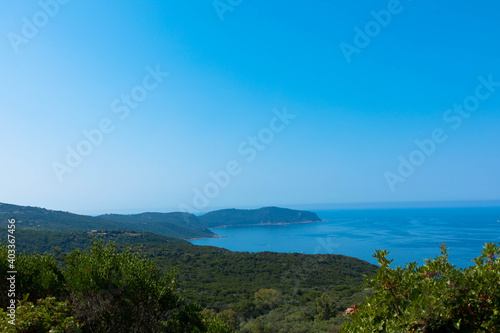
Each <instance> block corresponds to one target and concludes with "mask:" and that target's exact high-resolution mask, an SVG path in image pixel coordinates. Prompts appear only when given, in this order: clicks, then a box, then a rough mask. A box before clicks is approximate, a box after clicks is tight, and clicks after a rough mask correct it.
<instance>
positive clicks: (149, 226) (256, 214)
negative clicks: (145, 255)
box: [0, 203, 320, 239]
mask: <svg viewBox="0 0 500 333" xmlns="http://www.w3.org/2000/svg"><path fill="white" fill-rule="evenodd" d="M14 216H15V217H16V220H17V228H18V229H26V228H30V229H36V230H52V231H91V230H97V231H101V230H103V229H108V230H110V229H114V230H118V229H120V230H133V231H140V232H152V233H155V234H159V235H163V236H168V237H173V238H179V239H193V238H206V237H215V236H216V234H214V233H213V232H211V231H210V230H208V228H213V227H219V226H225V225H245V224H262V223H264V224H269V223H294V222H306V221H307V222H310V221H320V218H319V217H318V216H317V215H316V214H314V213H311V212H305V211H297V210H291V209H284V208H277V207H267V208H261V209H253V210H243V209H224V210H219V211H214V212H210V213H207V214H205V215H202V216H195V215H193V214H189V213H181V212H174V213H142V214H134V215H118V214H106V215H101V216H98V217H92V216H85V215H77V214H72V213H69V212H61V211H53V210H48V209H44V208H38V207H25V206H16V205H9V204H2V203H0V228H3V227H6V226H7V222H6V221H7V220H8V219H9V218H12V217H14Z"/></svg>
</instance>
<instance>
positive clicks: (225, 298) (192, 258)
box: [0, 230, 375, 332]
mask: <svg viewBox="0 0 500 333" xmlns="http://www.w3.org/2000/svg"><path fill="white" fill-rule="evenodd" d="M95 234H96V233H86V232H48V231H35V230H17V231H16V235H17V239H18V240H19V241H18V243H17V244H18V246H19V247H22V248H23V249H26V250H29V251H30V252H31V251H33V250H35V249H38V251H48V250H49V249H51V256H50V258H52V259H50V260H49V262H50V263H51V264H50V267H52V268H51V271H52V272H56V273H54V274H56V275H57V279H49V280H48V281H59V282H58V283H57V284H60V283H62V281H66V280H69V281H70V282H71V283H70V285H68V283H67V282H65V283H66V285H67V286H68V287H67V288H66V289H64V288H63V289H62V290H58V291H57V293H56V292H55V291H56V290H57V288H55V285H54V286H52V287H50V288H51V290H52V292H51V293H47V292H45V291H46V288H45V289H44V288H42V287H41V286H40V285H38V286H37V288H36V289H37V290H39V292H38V293H37V294H33V295H32V294H31V292H32V291H31V290H27V291H26V292H30V295H31V296H30V298H29V299H27V300H26V301H25V303H22V304H28V303H26V302H31V304H33V306H35V307H37V309H39V310H36V311H42V312H50V311H52V312H50V313H54V314H55V315H56V316H63V314H68V313H70V314H72V316H73V318H74V320H72V319H71V318H70V319H68V322H76V323H78V320H81V321H82V322H83V323H85V321H86V320H87V325H86V326H87V328H85V325H84V326H83V328H82V329H84V330H85V329H89V327H93V326H92V325H94V324H90V323H91V321H88V319H85V320H84V318H86V317H82V314H80V313H81V312H85V311H83V308H82V306H80V305H77V306H74V305H72V304H73V303H75V304H79V303H78V302H77V301H76V302H75V299H78V297H76V296H74V295H73V296H71V298H69V297H70V295H69V293H68V290H70V289H71V290H73V289H75V290H80V291H81V290H82V288H83V286H84V283H83V281H86V280H88V279H90V278H91V277H89V276H88V275H84V274H90V273H88V272H87V273H85V272H86V271H83V272H79V271H75V270H74V268H72V267H73V266H74V262H75V260H74V259H71V258H75V256H76V258H80V259H79V261H78V262H80V263H81V264H79V266H78V267H80V268H81V269H83V267H86V268H85V269H88V270H90V271H93V270H98V269H99V266H95V267H93V266H92V264H91V263H92V261H91V257H92V256H91V257H86V258H82V257H80V256H81V254H78V255H76V254H75V253H87V252H88V253H90V254H92V253H95V255H94V256H96V255H97V253H99V251H97V252H96V251H94V252H92V251H89V250H88V249H87V252H85V251H82V250H81V249H83V248H84V247H85V246H87V247H88V246H89V245H90V244H91V237H92V236H95ZM97 237H99V239H102V240H103V241H105V242H108V241H109V240H112V241H113V242H115V243H116V249H117V250H119V251H120V253H128V254H127V256H130V255H131V254H132V253H135V254H138V253H140V254H141V256H142V257H143V258H147V259H148V260H150V262H154V263H155V268H156V267H157V268H158V270H157V271H158V272H161V273H162V274H165V275H166V276H170V275H169V274H170V272H172V270H173V269H176V274H175V280H176V281H177V284H176V289H175V290H176V292H175V295H177V296H179V297H181V298H182V299H184V302H185V304H188V305H189V304H191V305H190V307H188V310H189V309H190V312H189V313H191V316H194V317H197V318H198V319H200V320H202V319H203V318H204V319H205V320H206V321H205V323H212V324H213V325H216V324H217V323H218V324H217V325H219V326H220V325H222V324H221V322H223V323H226V324H227V325H228V327H229V328H230V329H231V330H233V331H236V330H239V331H242V332H260V331H262V332H264V331H266V332H267V331H269V332H278V331H280V330H281V331H282V332H309V331H317V332H330V331H331V330H332V328H335V327H337V328H339V327H340V325H341V323H342V322H344V321H345V317H344V316H343V315H342V313H343V312H344V310H345V308H347V307H349V306H351V305H352V304H353V303H356V302H360V301H362V300H363V299H365V298H366V296H367V295H368V294H369V291H365V290H363V288H362V287H361V284H362V280H363V274H374V273H375V266H374V265H371V264H368V263H366V262H363V261H361V260H358V259H354V258H349V257H344V256H334V255H318V256H313V255H302V254H287V253H238V252H231V251H227V250H223V249H218V248H214V247H202V246H194V245H192V244H190V243H188V242H186V241H183V240H178V239H172V238H167V237H163V236H159V235H154V234H148V233H137V232H126V231H107V232H105V234H98V235H97ZM21 240H22V241H21ZM75 248H76V249H77V251H75ZM127 248H128V250H127ZM127 251H128V252H127ZM68 252H72V254H71V255H67V253H68ZM40 257H43V258H49V256H40ZM126 258H128V257H126ZM20 260H21V259H20ZM45 260H48V259H45ZM97 261H101V259H97ZM97 261H95V262H97ZM148 270H149V271H151V269H148ZM19 271H20V272H21V271H27V270H26V268H20V269H19ZM57 272H59V273H60V272H63V273H61V274H58V273H57ZM64 272H66V273H64ZM68 272H73V273H71V274H68ZM78 272H79V273H78ZM82 274H83V276H86V279H85V280H81V279H69V276H73V275H82ZM120 274H122V273H120ZM0 278H2V277H0ZM172 278H173V276H172ZM92 280H94V279H92ZM167 280H168V279H167ZM40 283H41V282H40ZM44 283H45V282H44ZM23 285H24V284H23ZM115 285H119V283H118V282H116V283H115ZM103 286H106V284H105V283H104V284H103ZM89 288H90V287H89ZM94 288H97V286H95V287H94ZM113 288H114V289H113V292H114V291H115V290H120V288H118V287H113ZM44 290H45V291H44ZM65 290H66V291H65ZM83 290H84V291H85V289H83ZM96 290H97V289H94V290H93V292H92V293H93V294H95V291H96ZM23 291H24V289H23ZM92 293H90V292H87V293H86V294H85V293H84V294H83V295H84V296H83V297H90V295H91V294H92ZM97 294H99V292H98V293H97ZM105 294H106V295H109V294H110V292H109V290H108V291H106V292H105ZM49 295H50V296H55V295H57V298H56V299H50V300H48V299H46V297H45V296H49ZM61 295H63V296H64V295H65V296H64V297H63V298H61ZM113 295H114V294H113ZM118 296H120V297H129V296H130V295H118ZM44 297H45V298H44ZM40 298H41V299H43V301H42V303H41V304H37V299H40ZM60 301H68V302H69V303H68V304H69V305H72V308H71V309H68V308H67V307H64V306H63V305H61V304H59V303H58V302H60ZM44 302H45V303H44ZM92 302H93V303H96V304H101V307H98V306H96V309H97V310H98V309H101V308H102V307H104V305H103V304H106V303H105V300H98V299H92ZM195 303H197V304H200V305H201V306H202V308H204V310H201V309H202V308H197V307H196V305H194V304H195ZM47 304H48V305H47ZM49 305H50V306H49ZM26 306H27V308H29V306H28V305H26ZM106 308H112V307H110V306H109V305H108V306H106ZM92 309H93V310H92V311H93V312H94V313H99V312H98V311H97V310H96V309H94V308H92ZM62 310H64V311H62ZM195 310H196V311H195ZM75 311H76V312H75ZM86 311H87V312H89V311H90V310H88V309H87V310H86ZM92 311H91V312H92ZM116 311H118V310H116ZM137 311H138V310H137ZM174 311H175V310H174ZM200 311H201V312H200ZM128 312H130V311H129V310H128ZM85 313H86V312H85ZM113 316H115V317H116V316H118V317H119V316H120V312H119V311H118V312H117V313H115V314H114V315H113ZM141 316H142V315H141V314H140V312H138V314H137V317H138V318H141ZM65 318H66V317H65ZM217 318H218V320H219V322H217ZM129 325H130V323H129Z"/></svg>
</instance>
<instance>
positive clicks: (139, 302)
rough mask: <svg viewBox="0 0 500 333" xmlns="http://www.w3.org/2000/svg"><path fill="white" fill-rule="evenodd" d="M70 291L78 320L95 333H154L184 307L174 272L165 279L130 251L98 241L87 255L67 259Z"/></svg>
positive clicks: (150, 265)
mask: <svg viewBox="0 0 500 333" xmlns="http://www.w3.org/2000/svg"><path fill="white" fill-rule="evenodd" d="M66 266H67V268H66V271H65V272H64V276H65V278H66V283H67V288H68V290H69V291H70V293H71V295H70V297H71V300H72V302H73V303H75V304H76V306H75V310H76V317H77V318H78V319H81V320H82V321H83V322H85V326H86V327H85V328H86V330H90V331H95V332H156V331H159V330H160V322H161V320H166V319H170V317H171V316H172V311H173V310H174V309H176V308H177V307H178V306H179V305H180V299H179V297H178V296H177V295H176V294H175V293H174V291H173V290H174V286H175V281H174V272H172V273H171V274H169V275H164V274H163V273H162V272H160V271H158V269H157V268H156V266H155V264H154V263H153V262H152V261H151V260H148V259H145V258H143V257H141V255H139V254H137V253H132V252H131V250H130V249H127V250H125V251H123V252H118V251H117V250H116V248H115V244H114V243H108V244H105V243H104V241H102V240H94V241H93V243H92V247H91V248H90V249H87V250H86V251H83V252H82V251H79V250H75V251H73V252H72V253H71V254H70V255H69V256H68V257H67V258H66Z"/></svg>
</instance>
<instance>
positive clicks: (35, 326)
mask: <svg viewBox="0 0 500 333" xmlns="http://www.w3.org/2000/svg"><path fill="white" fill-rule="evenodd" d="M7 314H8V312H4V311H3V309H0V330H1V331H2V332H12V333H14V332H18V333H46V332H82V326H83V325H82V324H81V323H79V322H78V321H77V320H76V319H75V318H74V317H73V309H72V307H71V305H70V304H69V303H68V302H59V301H57V300H56V298H55V297H47V298H43V299H39V300H38V301H37V302H36V304H33V303H32V302H28V301H27V299H26V298H25V299H23V300H21V301H20V302H19V304H18V306H17V309H16V325H12V324H11V323H9V321H11V320H12V319H11V318H10V317H8V315H7Z"/></svg>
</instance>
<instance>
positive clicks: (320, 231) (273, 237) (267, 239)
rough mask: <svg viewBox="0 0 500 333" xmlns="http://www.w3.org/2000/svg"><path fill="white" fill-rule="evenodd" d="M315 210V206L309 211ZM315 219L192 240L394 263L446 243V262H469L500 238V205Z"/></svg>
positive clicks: (418, 258)
mask: <svg viewBox="0 0 500 333" xmlns="http://www.w3.org/2000/svg"><path fill="white" fill-rule="evenodd" d="M313 211H314V210H313ZM314 212H315V213H317V214H318V216H319V217H320V218H322V219H323V220H326V221H325V222H318V223H304V224H287V225H257V226H239V227H225V228H215V229H211V230H212V231H213V232H215V233H216V234H218V235H220V236H223V237H221V238H208V239H198V240H193V241H192V243H193V244H196V245H210V246H216V247H221V248H225V249H228V250H231V251H241V252H262V251H271V252H285V253H286V252H291V253H305V254H327V253H328V254H341V255H346V256H351V257H355V258H359V259H362V260H366V261H368V262H371V263H374V264H376V260H375V259H374V258H373V257H372V255H373V253H374V252H375V249H385V250H388V251H390V254H389V256H388V258H389V259H394V263H393V265H392V266H391V267H394V266H395V265H399V266H403V265H405V264H406V263H408V262H414V261H415V262H418V263H419V264H422V263H423V260H424V259H426V258H427V259H428V258H433V257H435V256H437V255H439V253H440V249H439V246H440V244H441V243H446V244H447V246H448V248H449V251H448V253H449V259H450V262H451V263H452V264H454V265H456V266H458V267H462V268H465V267H468V266H470V265H473V262H472V261H471V260H472V259H473V258H474V257H477V256H478V255H479V254H480V252H481V250H482V248H483V246H484V244H485V243H486V242H497V243H498V242H500V233H499V231H500V207H474V208H411V209H359V210H316V211H314Z"/></svg>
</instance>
